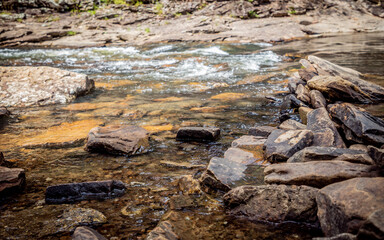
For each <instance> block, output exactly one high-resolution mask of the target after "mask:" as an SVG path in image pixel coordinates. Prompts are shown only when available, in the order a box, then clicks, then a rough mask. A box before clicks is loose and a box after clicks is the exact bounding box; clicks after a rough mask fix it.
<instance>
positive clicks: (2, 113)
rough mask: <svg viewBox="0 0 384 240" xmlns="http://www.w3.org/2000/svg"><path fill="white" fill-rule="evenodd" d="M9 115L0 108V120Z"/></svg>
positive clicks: (5, 109)
mask: <svg viewBox="0 0 384 240" xmlns="http://www.w3.org/2000/svg"><path fill="white" fill-rule="evenodd" d="M10 114H11V113H10V112H9V111H8V110H7V108H5V107H0V119H3V118H6V117H9V115H10Z"/></svg>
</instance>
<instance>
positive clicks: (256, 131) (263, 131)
mask: <svg viewBox="0 0 384 240" xmlns="http://www.w3.org/2000/svg"><path fill="white" fill-rule="evenodd" d="M276 129H277V128H276V127H271V126H260V127H251V128H250V129H249V132H248V133H249V135H252V136H256V137H268V136H269V135H270V134H271V133H272V132H273V131H275V130H276Z"/></svg>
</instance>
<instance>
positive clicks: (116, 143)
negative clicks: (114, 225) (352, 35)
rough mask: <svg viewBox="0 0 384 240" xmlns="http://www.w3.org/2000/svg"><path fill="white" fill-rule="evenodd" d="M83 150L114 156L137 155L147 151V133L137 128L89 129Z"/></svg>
mask: <svg viewBox="0 0 384 240" xmlns="http://www.w3.org/2000/svg"><path fill="white" fill-rule="evenodd" d="M85 150H87V151H89V152H100V153H109V154H114V155H128V156H131V155H138V154H142V153H146V152H148V151H149V132H148V131H147V130H145V129H143V128H141V127H138V126H129V125H127V126H117V125H112V126H107V127H96V128H93V129H91V131H90V132H89V134H88V141H87V145H86V147H85Z"/></svg>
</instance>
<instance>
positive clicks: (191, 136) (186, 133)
mask: <svg viewBox="0 0 384 240" xmlns="http://www.w3.org/2000/svg"><path fill="white" fill-rule="evenodd" d="M219 137H220V129H219V128H214V127H182V128H180V129H179V130H178V131H177V135H176V139H177V140H181V141H215V140H217V139H218V138H219Z"/></svg>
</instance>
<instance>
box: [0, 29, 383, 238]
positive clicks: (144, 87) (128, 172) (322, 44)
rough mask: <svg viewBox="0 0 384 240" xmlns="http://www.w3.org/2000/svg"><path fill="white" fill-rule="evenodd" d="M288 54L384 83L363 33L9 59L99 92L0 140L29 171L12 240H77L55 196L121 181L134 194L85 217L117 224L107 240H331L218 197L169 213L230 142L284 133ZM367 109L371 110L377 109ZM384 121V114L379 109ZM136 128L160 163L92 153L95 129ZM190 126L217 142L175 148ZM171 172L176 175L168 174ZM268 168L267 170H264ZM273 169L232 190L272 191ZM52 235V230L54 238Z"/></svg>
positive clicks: (15, 124) (21, 113)
mask: <svg viewBox="0 0 384 240" xmlns="http://www.w3.org/2000/svg"><path fill="white" fill-rule="evenodd" d="M286 53H289V54H290V56H291V55H296V56H306V55H307V54H315V55H318V56H320V57H323V58H325V59H327V60H330V61H333V62H334V63H336V64H340V65H342V66H347V67H351V68H354V69H356V70H358V71H361V72H363V73H366V74H370V76H371V77H372V79H375V81H376V82H377V83H379V84H383V78H382V77H380V75H381V76H384V68H383V67H382V66H384V35H383V34H377V33H376V34H355V35H346V36H338V37H332V38H320V39H311V40H302V41H296V42H292V43H287V44H282V45H277V46H272V45H271V44H266V43H254V44H240V43H239V44H208V43H206V44H197V43H195V44H190V43H188V44H187V43H177V44H156V45H150V46H127V47H104V48H84V49H28V50H25V49H0V65H1V66H52V67H57V68H61V69H66V70H70V71H75V72H79V73H85V74H87V75H88V76H89V77H90V78H92V79H94V80H95V85H96V89H95V91H94V92H93V93H91V94H89V95H87V96H84V97H80V98H78V99H77V100H76V101H74V102H73V103H70V104H63V105H54V106H44V107H28V108H19V109H12V108H11V109H10V110H11V112H12V113H13V115H12V116H11V118H10V119H9V121H8V122H7V123H2V125H1V129H0V134H1V138H0V146H1V147H0V151H2V152H3V153H4V155H5V157H6V159H7V160H9V161H13V162H15V165H16V166H17V167H21V168H24V169H25V170H26V176H27V186H26V189H25V191H24V192H23V193H21V194H18V195H15V196H13V197H12V198H9V199H5V200H3V201H2V202H1V203H0V204H1V205H0V210H1V214H0V236H1V237H2V238H3V239H70V235H69V234H68V233H56V232H58V231H57V229H56V227H55V226H51V225H49V224H48V223H50V222H55V221H56V219H57V218H58V216H60V214H62V212H63V210H65V209H68V208H69V207H70V205H65V204H64V205H45V204H44V203H43V202H42V200H44V192H45V189H46V187H48V186H51V185H55V184H61V183H70V182H83V181H96V180H109V179H116V180H121V181H123V182H124V183H126V184H127V185H128V189H127V192H126V194H125V195H124V196H123V197H120V198H117V199H109V200H105V201H95V200H92V201H82V202H79V203H75V204H71V206H75V207H87V208H93V209H96V210H98V211H100V212H102V213H103V214H104V215H105V216H106V217H107V219H108V222H107V223H106V224H104V225H103V226H100V227H98V228H97V230H98V231H99V232H100V233H101V234H102V235H104V236H105V237H107V238H108V239H142V238H144V237H145V236H146V235H147V234H148V232H149V231H150V230H152V229H153V228H154V227H155V226H156V225H157V223H158V222H159V221H160V219H161V218H164V215H167V216H166V217H168V218H171V219H173V220H174V221H177V222H178V223H179V224H178V227H179V228H181V229H183V235H182V236H181V237H182V238H183V239H311V238H312V237H314V236H318V235H320V234H321V233H320V232H319V231H314V230H313V228H311V227H309V226H305V225H298V224H294V223H286V224H282V225H279V226H274V225H269V224H262V223H251V222H247V221H244V220H240V219H232V218H230V217H227V216H226V215H225V213H224V209H223V206H222V203H221V200H220V198H215V197H213V196H206V197H203V198H201V199H199V204H198V206H197V207H195V208H191V209H186V210H179V211H177V210H174V211H170V210H169V204H168V203H169V199H170V198H171V197H172V196H173V195H177V194H179V193H178V191H179V190H178V188H177V181H178V179H180V178H181V177H182V176H183V175H192V174H195V173H196V172H197V171H199V170H203V169H204V166H206V165H207V164H208V162H209V160H210V158H212V157H222V156H223V154H224V152H225V151H226V149H228V147H229V146H230V144H231V142H232V141H233V140H234V139H236V138H238V137H239V136H241V135H243V134H246V133H247V132H248V129H249V128H250V127H252V126H262V125H271V126H276V125H277V124H278V114H279V105H280V104H279V102H272V101H270V100H268V99H266V96H271V95H272V96H274V97H276V98H277V99H282V98H283V96H284V94H286V93H287V90H288V89H287V88H286V83H287V79H288V77H289V75H290V74H292V73H293V72H294V71H295V69H298V68H299V67H300V66H299V63H298V62H297V61H293V62H291V61H286V59H287V58H286V57H285V56H284V55H285V54H286ZM368 109H370V108H369V107H368ZM371 110H372V112H373V113H374V114H375V115H381V114H383V105H379V107H377V106H376V107H374V108H372V109H371ZM100 124H103V125H111V124H119V125H121V124H130V125H138V126H142V127H144V128H145V129H147V130H148V131H150V132H151V133H152V136H151V143H152V150H151V152H150V153H147V154H144V155H139V156H134V157H124V156H121V157H115V156H108V155H101V154H91V153H88V152H86V151H85V150H84V140H85V138H86V135H87V133H88V131H89V130H90V129H91V128H92V127H94V126H97V125H100ZM182 126H216V127H220V128H221V130H222V133H221V134H222V137H221V138H220V140H218V141H217V142H214V143H184V142H178V141H176V140H175V135H176V131H177V129H178V128H180V127H182ZM167 162H168V163H169V162H172V163H173V164H168V163H167ZM265 164H267V163H264V165H265ZM264 165H259V166H252V168H250V169H249V170H248V171H247V172H246V174H245V177H244V179H241V180H240V181H238V182H236V183H234V185H242V184H262V183H263V176H262V170H263V166H264ZM47 226H50V227H47Z"/></svg>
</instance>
